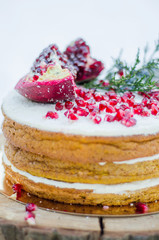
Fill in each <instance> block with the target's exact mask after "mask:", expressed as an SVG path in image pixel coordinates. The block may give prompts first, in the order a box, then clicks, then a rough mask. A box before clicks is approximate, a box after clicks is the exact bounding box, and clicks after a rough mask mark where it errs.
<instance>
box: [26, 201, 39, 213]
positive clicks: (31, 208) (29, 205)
mask: <svg viewBox="0 0 159 240" xmlns="http://www.w3.org/2000/svg"><path fill="white" fill-rule="evenodd" d="M36 209H37V206H36V205H35V204H34V203H27V204H26V206H25V210H26V211H27V212H33V211H36Z"/></svg>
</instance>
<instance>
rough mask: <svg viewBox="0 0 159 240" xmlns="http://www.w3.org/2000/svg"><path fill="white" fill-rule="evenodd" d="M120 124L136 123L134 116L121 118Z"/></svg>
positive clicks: (129, 125) (131, 124)
mask: <svg viewBox="0 0 159 240" xmlns="http://www.w3.org/2000/svg"><path fill="white" fill-rule="evenodd" d="M121 124H123V125H125V126H126V127H132V126H134V125H136V119H135V118H123V119H122V120H121Z"/></svg>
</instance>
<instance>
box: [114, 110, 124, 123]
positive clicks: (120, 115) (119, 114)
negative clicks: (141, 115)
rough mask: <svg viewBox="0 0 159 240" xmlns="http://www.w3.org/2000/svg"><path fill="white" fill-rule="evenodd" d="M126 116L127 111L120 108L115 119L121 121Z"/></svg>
mask: <svg viewBox="0 0 159 240" xmlns="http://www.w3.org/2000/svg"><path fill="white" fill-rule="evenodd" d="M124 116H125V112H124V111H123V110H122V109H119V110H118V111H117V113H116V115H115V120H117V121H120V120H122V119H123V117H124Z"/></svg>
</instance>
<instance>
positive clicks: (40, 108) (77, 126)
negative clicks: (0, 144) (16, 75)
mask: <svg viewBox="0 0 159 240" xmlns="http://www.w3.org/2000/svg"><path fill="white" fill-rule="evenodd" d="M136 101H137V100H136ZM54 107H55V106H54V104H41V103H35V102H32V101H30V100H28V99H26V98H24V97H23V96H21V95H20V94H18V93H16V92H15V91H12V92H11V93H9V94H8V96H7V97H6V98H5V99H4V102H3V105H2V108H3V111H4V113H5V114H6V115H7V116H8V117H9V118H11V119H12V120H14V121H16V122H18V123H20V124H23V125H28V126H30V127H34V128H37V129H40V130H44V131H49V132H62V133H65V134H77V135H84V136H129V135H138V134H144V135H148V134H156V133H158V132H159V118H158V117H155V116H150V117H141V116H137V115H135V118H136V119H137V124H136V125H135V126H133V127H129V128H128V127H126V126H124V125H122V124H120V123H119V122H118V121H115V122H111V123H109V122H105V121H102V122H101V123H100V124H94V123H93V121H92V120H91V119H89V118H85V117H79V120H77V121H71V120H69V119H67V118H66V117H65V116H64V112H65V111H66V110H62V111H58V114H59V118H58V119H56V120H55V119H46V118H44V116H45V115H46V113H47V112H48V111H54V109H55V108H54ZM104 116H105V113H103V116H102V117H104Z"/></svg>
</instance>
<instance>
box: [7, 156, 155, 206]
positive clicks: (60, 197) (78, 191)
mask: <svg viewBox="0 0 159 240" xmlns="http://www.w3.org/2000/svg"><path fill="white" fill-rule="evenodd" d="M3 161H4V162H3V164H4V167H5V172H6V177H7V178H8V179H9V180H10V181H11V182H12V184H14V183H19V184H21V185H22V188H23V189H24V190H25V191H27V192H29V193H31V194H34V195H36V196H39V197H43V198H46V199H52V200H56V201H59V202H65V203H73V204H86V205H97V204H102V205H108V206H111V205H127V204H129V203H131V202H138V201H141V202H151V201H155V200H158V199H159V192H158V188H159V178H153V179H150V180H144V181H137V182H132V183H124V184H116V185H111V186H110V185H104V184H83V183H82V184H81V183H67V182H59V181H54V180H50V179H46V178H41V177H36V176H32V175H31V174H29V173H26V172H24V171H21V170H18V169H17V168H15V167H14V166H13V165H12V164H11V163H10V162H9V160H8V159H7V158H6V156H5V155H4V158H3ZM130 189H131V191H130Z"/></svg>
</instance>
